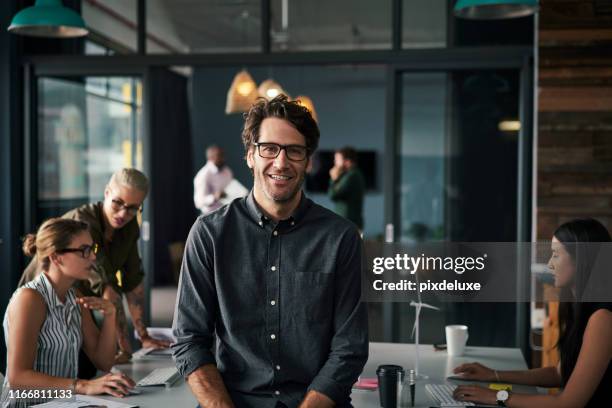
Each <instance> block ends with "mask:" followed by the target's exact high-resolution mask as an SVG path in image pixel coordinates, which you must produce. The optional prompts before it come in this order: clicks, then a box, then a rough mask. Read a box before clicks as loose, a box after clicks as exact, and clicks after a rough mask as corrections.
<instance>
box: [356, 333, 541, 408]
mask: <svg viewBox="0 0 612 408" xmlns="http://www.w3.org/2000/svg"><path fill="white" fill-rule="evenodd" d="M414 347H415V346H414V344H395V343H370V358H369V359H368V362H367V364H366V366H365V368H364V369H363V374H362V375H361V376H362V377H368V378H369V377H376V368H377V367H378V366H379V365H381V364H397V365H400V366H402V367H404V370H405V371H406V372H408V370H410V369H414V355H415V353H414V351H415V348H414ZM419 351H420V363H419V372H420V373H421V374H425V375H427V376H429V378H428V379H427V380H420V381H417V384H416V398H415V407H419V408H422V407H429V406H434V405H436V404H435V403H434V401H433V400H431V399H430V397H429V394H428V393H427V392H426V391H425V384H428V383H444V382H445V378H446V376H447V375H449V374H451V373H452V370H453V368H455V367H457V366H458V365H460V364H463V363H470V362H473V361H478V362H480V363H482V364H484V365H487V366H489V367H492V368H494V369H499V370H524V369H527V365H526V364H525V360H524V359H523V355H522V353H521V351H520V350H519V349H517V348H497V347H467V348H466V353H465V355H463V356H462V357H449V356H448V354H446V351H434V348H433V346H432V345H421V346H419ZM449 382H451V383H454V384H459V383H465V384H469V383H473V382H464V381H449ZM483 385H485V384H483ZM485 386H486V385H485ZM512 389H513V390H515V391H519V392H531V393H535V392H536V388H534V387H526V386H516V385H514V386H513V387H512ZM351 398H352V399H353V405H354V406H355V408H378V407H380V400H379V396H378V391H354V392H353V393H352V395H351ZM402 402H403V405H401V406H406V407H408V406H410V391H409V390H408V389H407V388H405V389H404V393H403V394H402Z"/></svg>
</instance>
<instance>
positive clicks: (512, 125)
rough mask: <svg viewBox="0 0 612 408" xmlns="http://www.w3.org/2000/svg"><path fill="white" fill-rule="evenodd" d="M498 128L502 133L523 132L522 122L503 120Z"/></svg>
mask: <svg viewBox="0 0 612 408" xmlns="http://www.w3.org/2000/svg"><path fill="white" fill-rule="evenodd" d="M497 128H498V129H499V130H501V131H502V132H518V131H519V130H521V122H520V121H518V120H502V121H501V122H499V124H498V125H497Z"/></svg>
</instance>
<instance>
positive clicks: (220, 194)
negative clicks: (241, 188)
mask: <svg viewBox="0 0 612 408" xmlns="http://www.w3.org/2000/svg"><path fill="white" fill-rule="evenodd" d="M213 195H214V196H215V201H219V200H220V199H222V198H225V197H226V194H225V191H223V190H222V191H217V192H216V193H215V194H213Z"/></svg>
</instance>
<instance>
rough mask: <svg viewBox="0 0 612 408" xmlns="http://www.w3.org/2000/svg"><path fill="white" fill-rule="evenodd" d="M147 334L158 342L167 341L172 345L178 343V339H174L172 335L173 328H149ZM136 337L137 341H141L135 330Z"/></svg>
mask: <svg viewBox="0 0 612 408" xmlns="http://www.w3.org/2000/svg"><path fill="white" fill-rule="evenodd" d="M147 333H148V334H149V336H151V337H153V338H154V339H157V340H166V341H169V342H171V343H174V342H175V341H176V337H174V335H173V334H172V328H171V327H147ZM134 337H136V339H137V340H140V336H139V335H138V332H137V331H136V330H134Z"/></svg>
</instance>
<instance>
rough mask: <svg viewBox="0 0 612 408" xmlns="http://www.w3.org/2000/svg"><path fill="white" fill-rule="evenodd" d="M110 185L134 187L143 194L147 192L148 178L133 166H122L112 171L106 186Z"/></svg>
mask: <svg viewBox="0 0 612 408" xmlns="http://www.w3.org/2000/svg"><path fill="white" fill-rule="evenodd" d="M112 185H115V186H125V187H129V188H135V189H137V190H140V191H142V192H143V193H145V196H146V195H147V194H148V193H149V179H148V178H147V176H145V175H144V173H142V172H141V171H140V170H137V169H135V168H133V167H124V168H122V169H121V170H117V171H116V172H114V173H113V175H112V176H111V178H110V180H109V181H108V184H107V187H109V186H112Z"/></svg>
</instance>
